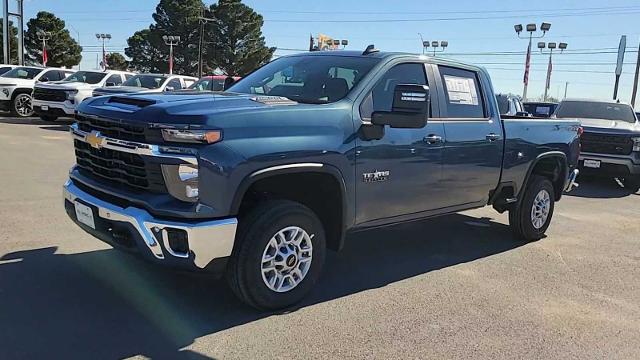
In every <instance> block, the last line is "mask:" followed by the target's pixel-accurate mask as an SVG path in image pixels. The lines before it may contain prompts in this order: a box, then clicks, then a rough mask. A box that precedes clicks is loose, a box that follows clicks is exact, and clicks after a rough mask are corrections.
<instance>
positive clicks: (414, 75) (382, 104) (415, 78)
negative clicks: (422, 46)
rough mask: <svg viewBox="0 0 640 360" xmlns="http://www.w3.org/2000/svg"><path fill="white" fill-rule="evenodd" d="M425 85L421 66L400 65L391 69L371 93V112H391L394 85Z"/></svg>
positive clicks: (425, 79) (425, 80)
mask: <svg viewBox="0 0 640 360" xmlns="http://www.w3.org/2000/svg"><path fill="white" fill-rule="evenodd" d="M400 84H418V85H427V78H426V76H425V73H424V65H423V64H400V65H396V66H394V67H393V68H391V69H390V70H389V71H388V72H387V73H386V74H385V75H384V77H382V79H380V80H379V81H378V83H377V84H376V86H375V87H374V88H373V91H371V95H372V100H373V111H391V107H392V106H393V93H394V91H395V88H396V85H400Z"/></svg>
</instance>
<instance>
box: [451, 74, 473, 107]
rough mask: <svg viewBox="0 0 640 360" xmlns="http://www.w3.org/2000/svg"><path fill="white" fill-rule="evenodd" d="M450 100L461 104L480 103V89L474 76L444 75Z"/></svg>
mask: <svg viewBox="0 0 640 360" xmlns="http://www.w3.org/2000/svg"><path fill="white" fill-rule="evenodd" d="M444 82H445V84H446V86H447V92H448V94H449V102H450V103H452V104H459V105H476V106H477V105H478V91H477V90H476V82H475V79H473V78H467V77H459V76H451V75H444Z"/></svg>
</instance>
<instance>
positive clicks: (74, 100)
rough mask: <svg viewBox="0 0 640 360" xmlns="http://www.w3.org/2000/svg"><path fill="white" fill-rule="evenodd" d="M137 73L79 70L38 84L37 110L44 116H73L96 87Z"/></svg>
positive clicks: (35, 100)
mask: <svg viewBox="0 0 640 360" xmlns="http://www.w3.org/2000/svg"><path fill="white" fill-rule="evenodd" d="M133 75H134V74H133V73H129V72H124V71H115V70H108V71H78V72H76V73H75V74H73V75H71V76H69V77H67V78H65V79H64V80H62V81H59V82H56V83H51V84H38V85H36V87H35V88H34V89H33V111H34V112H35V113H36V114H37V115H38V116H40V118H41V119H42V120H47V121H54V120H56V119H57V118H59V117H73V116H74V115H75V112H76V108H77V106H78V105H79V104H80V103H81V102H82V100H84V99H86V98H89V97H91V96H92V94H93V90H94V89H97V88H101V87H105V86H118V85H122V84H123V83H124V82H125V81H126V80H127V78H129V77H131V76H133Z"/></svg>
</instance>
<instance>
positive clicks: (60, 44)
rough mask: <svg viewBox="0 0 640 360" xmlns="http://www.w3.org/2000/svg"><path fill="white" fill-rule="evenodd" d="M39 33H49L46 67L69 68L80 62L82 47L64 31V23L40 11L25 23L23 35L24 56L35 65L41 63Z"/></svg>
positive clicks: (50, 14)
mask: <svg viewBox="0 0 640 360" xmlns="http://www.w3.org/2000/svg"><path fill="white" fill-rule="evenodd" d="M39 31H47V32H51V39H49V40H48V41H47V59H48V60H47V66H56V67H57V66H60V67H71V66H74V65H78V64H79V63H80V60H82V55H81V52H82V47H80V45H79V44H78V43H77V42H76V41H75V40H74V39H73V38H72V37H71V35H70V34H69V30H67V29H65V22H64V21H63V20H62V19H60V18H58V17H56V16H55V15H54V14H52V13H50V12H46V11H40V12H39V13H38V14H37V15H36V17H35V18H33V19H30V20H29V21H28V22H27V31H25V33H24V47H25V49H26V54H25V56H26V57H27V58H28V59H29V60H31V61H32V62H35V63H40V64H41V63H42V40H40V39H39V38H38V32H39Z"/></svg>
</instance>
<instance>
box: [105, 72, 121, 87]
mask: <svg viewBox="0 0 640 360" xmlns="http://www.w3.org/2000/svg"><path fill="white" fill-rule="evenodd" d="M106 82H107V83H112V84H114V85H115V86H118V85H122V77H121V76H120V74H113V75H111V76H109V78H108V79H107V81H106Z"/></svg>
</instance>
